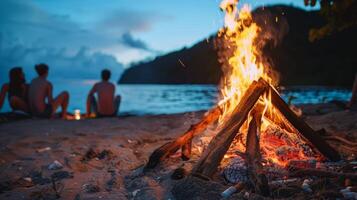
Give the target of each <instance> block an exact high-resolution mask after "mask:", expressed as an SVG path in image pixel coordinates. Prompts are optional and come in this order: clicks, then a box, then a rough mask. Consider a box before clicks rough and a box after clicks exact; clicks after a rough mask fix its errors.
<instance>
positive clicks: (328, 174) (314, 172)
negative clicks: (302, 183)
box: [289, 168, 357, 181]
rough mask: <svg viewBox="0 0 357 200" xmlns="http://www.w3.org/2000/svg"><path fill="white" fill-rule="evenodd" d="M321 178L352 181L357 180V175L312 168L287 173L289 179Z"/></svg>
mask: <svg viewBox="0 0 357 200" xmlns="http://www.w3.org/2000/svg"><path fill="white" fill-rule="evenodd" d="M306 176H307V177H312V176H317V177H322V178H339V177H340V178H348V179H352V180H355V181H356V180H357V173H342V172H334V171H327V170H321V169H314V168H305V169H300V168H299V169H295V170H294V169H292V172H290V173H289V177H299V178H300V177H306Z"/></svg>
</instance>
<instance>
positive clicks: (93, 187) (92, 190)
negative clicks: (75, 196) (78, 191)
mask: <svg viewBox="0 0 357 200" xmlns="http://www.w3.org/2000/svg"><path fill="white" fill-rule="evenodd" d="M82 188H83V190H84V191H85V192H87V193H97V192H100V188H99V186H98V185H94V184H91V183H88V184H84V185H83V186H82Z"/></svg>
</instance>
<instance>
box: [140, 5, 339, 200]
mask: <svg viewBox="0 0 357 200" xmlns="http://www.w3.org/2000/svg"><path fill="white" fill-rule="evenodd" d="M237 3H238V0H224V1H222V3H221V5H220V7H221V10H222V11H224V12H225V20H224V22H225V26H224V27H223V28H222V29H221V30H220V31H219V33H218V37H217V42H216V46H217V50H218V55H219V59H220V62H221V63H222V70H223V73H224V76H223V77H222V80H221V85H220V92H221V100H220V101H219V102H218V103H217V105H216V107H215V108H213V109H212V110H210V111H209V112H207V113H206V114H205V116H204V117H203V119H202V120H201V121H200V122H199V123H197V124H195V125H193V126H191V127H190V129H189V130H188V131H187V132H185V133H184V134H183V135H182V136H180V137H178V138H177V139H176V140H174V141H172V142H169V143H167V144H165V145H163V146H161V147H160V148H158V149H156V150H155V151H154V152H153V154H152V155H151V156H150V159H149V162H148V163H147V165H146V167H145V169H146V170H150V169H152V168H154V167H155V166H157V164H158V163H159V162H161V161H163V160H164V159H165V158H168V157H169V156H170V155H173V154H174V153H176V152H178V151H179V150H181V151H180V154H181V157H182V159H183V160H188V159H190V157H191V151H192V150H191V149H192V143H193V138H194V137H195V136H198V135H200V134H201V133H202V132H203V131H204V130H205V129H206V128H207V127H208V126H209V125H211V124H213V123H214V122H216V121H218V123H216V125H215V126H216V131H215V132H216V134H215V135H214V136H213V137H212V138H211V140H210V142H209V144H207V145H202V143H201V144H199V145H196V146H198V147H196V148H197V149H199V151H200V152H201V156H200V158H199V160H198V162H197V163H196V164H195V166H194V168H193V169H192V171H191V173H190V174H191V176H194V177H199V178H201V179H204V180H211V179H212V177H213V176H214V175H215V174H216V173H217V171H221V172H222V173H221V174H223V176H224V177H225V179H226V180H227V181H228V182H230V183H234V184H237V185H236V186H235V187H234V188H236V189H237V188H242V186H243V187H244V186H247V187H250V188H252V190H253V191H254V192H255V193H258V194H261V195H264V196H269V195H270V188H269V183H272V182H274V181H278V182H279V181H280V182H281V181H286V180H288V179H287V177H288V175H289V171H291V170H296V169H306V170H305V171H304V173H315V172H316V171H314V170H315V169H317V165H319V164H321V163H323V162H324V161H327V160H330V161H339V160H340V159H341V157H340V155H339V153H338V152H337V151H336V150H335V149H334V148H332V147H331V146H330V145H329V144H328V143H326V142H325V140H324V139H323V138H322V137H321V136H320V135H319V134H318V133H317V132H316V131H314V130H313V129H312V128H311V127H310V126H309V125H308V124H307V123H305V122H304V120H303V119H302V118H300V116H299V114H298V113H296V112H294V111H293V110H292V109H291V107H290V106H289V105H288V104H287V103H285V102H284V100H283V99H282V98H281V97H280V95H279V92H278V90H277V87H276V86H277V85H278V82H279V81H278V78H277V76H275V75H274V74H275V73H274V71H273V67H272V66H269V64H267V63H266V62H264V61H265V59H264V56H263V54H262V47H263V46H262V45H261V44H262V41H259V40H262V38H264V37H260V36H261V35H262V34H264V30H263V29H262V28H261V27H259V25H258V24H257V23H256V22H255V21H254V18H253V16H252V14H251V12H250V8H249V6H247V5H244V6H243V7H242V8H241V9H240V10H238V8H237ZM312 169H313V170H312ZM309 170H310V171H309ZM311 170H312V171H311ZM300 172H301V171H300ZM335 175H336V174H335ZM305 185H308V181H306V182H305Z"/></svg>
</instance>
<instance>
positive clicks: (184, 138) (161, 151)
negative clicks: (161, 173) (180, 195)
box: [145, 106, 222, 170]
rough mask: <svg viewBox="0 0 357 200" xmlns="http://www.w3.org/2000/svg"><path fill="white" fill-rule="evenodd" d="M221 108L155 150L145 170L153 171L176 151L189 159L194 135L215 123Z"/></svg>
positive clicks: (212, 111)
mask: <svg viewBox="0 0 357 200" xmlns="http://www.w3.org/2000/svg"><path fill="white" fill-rule="evenodd" d="M221 112H222V111H221V108H220V107H219V106H217V107H215V108H214V109H212V110H210V111H209V112H208V113H207V114H206V115H205V116H204V117H203V119H202V120H201V121H200V122H198V123H197V124H195V125H192V126H191V127H190V128H189V129H188V130H187V131H186V132H185V133H184V134H182V135H181V136H180V137H178V138H177V139H176V140H174V141H172V142H169V143H166V144H164V145H163V146H161V147H159V148H158V149H156V150H155V151H154V152H153V153H152V154H151V156H150V158H149V161H148V163H147V164H146V166H145V169H146V170H148V169H153V168H154V167H156V166H157V165H158V164H159V163H160V161H162V160H163V159H165V158H166V157H168V156H170V155H172V154H174V153H175V152H176V151H177V150H179V149H180V148H182V152H183V154H182V158H183V159H189V157H190V155H191V143H192V138H193V137H195V136H196V135H198V134H200V133H202V132H203V131H204V130H206V128H207V127H208V125H210V124H211V123H213V122H215V121H216V120H217V119H218V118H219V116H220V115H221Z"/></svg>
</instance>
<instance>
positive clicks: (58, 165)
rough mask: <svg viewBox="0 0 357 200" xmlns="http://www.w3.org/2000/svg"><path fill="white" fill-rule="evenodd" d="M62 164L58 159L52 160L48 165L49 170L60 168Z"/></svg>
mask: <svg viewBox="0 0 357 200" xmlns="http://www.w3.org/2000/svg"><path fill="white" fill-rule="evenodd" d="M62 168H63V165H62V163H60V162H59V161H58V160H55V161H53V163H51V164H50V165H48V169H49V170H57V169H62Z"/></svg>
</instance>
